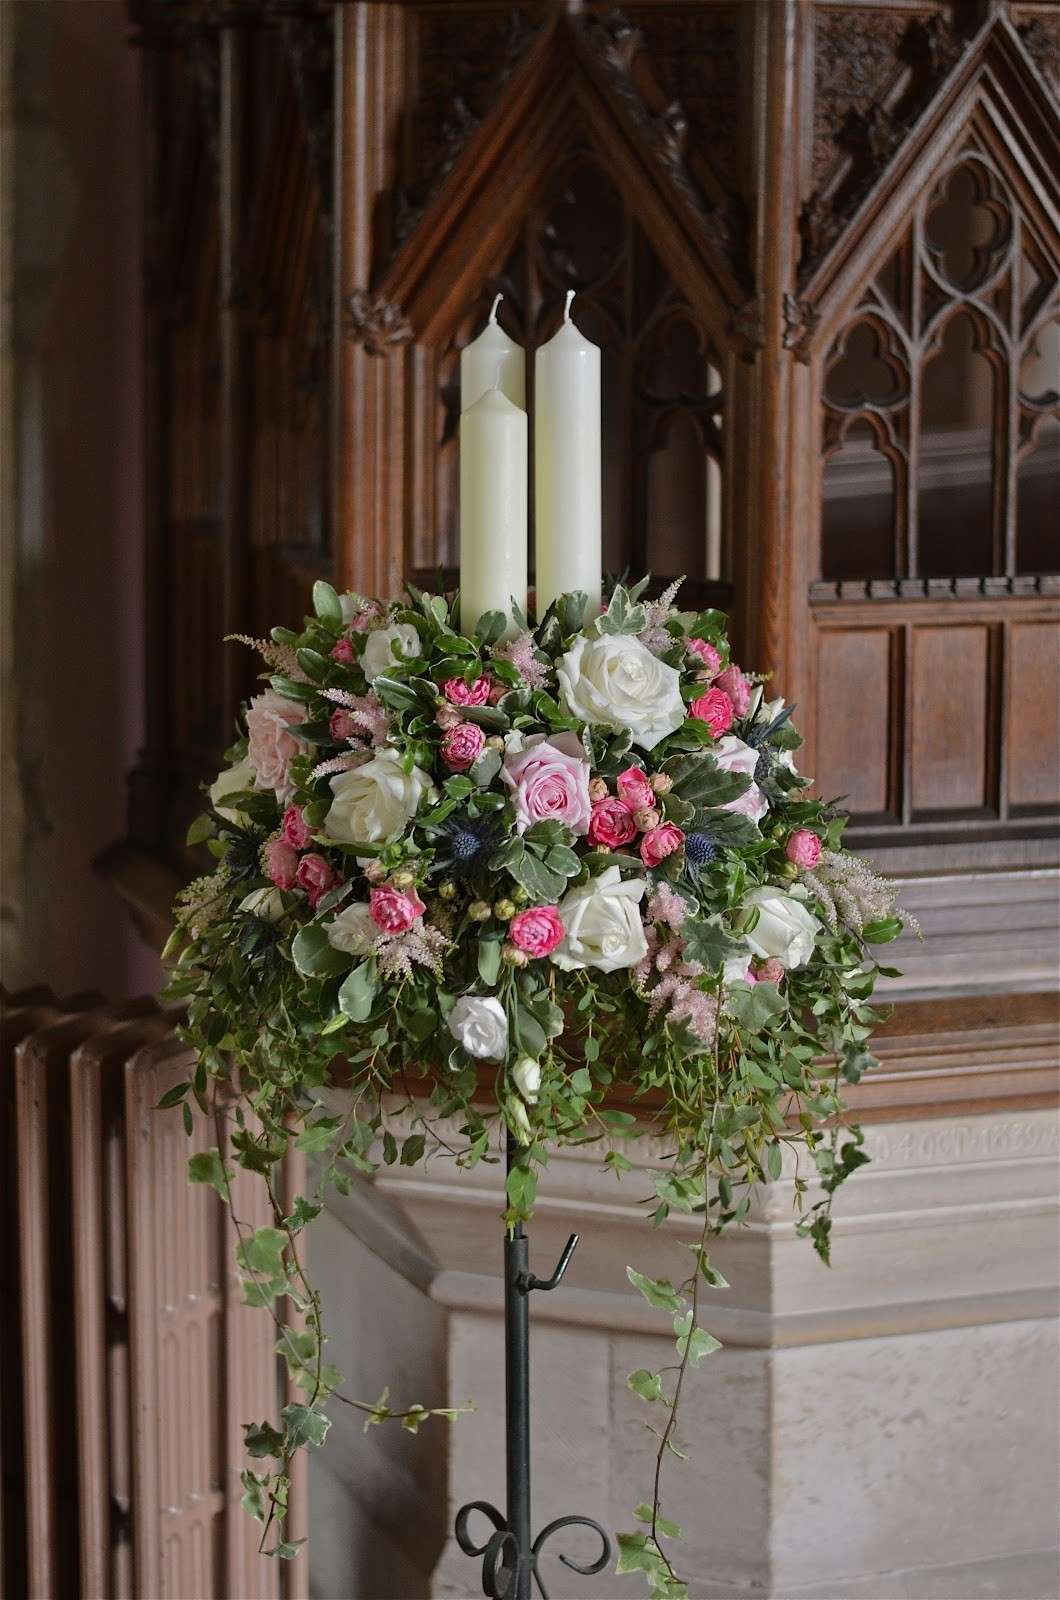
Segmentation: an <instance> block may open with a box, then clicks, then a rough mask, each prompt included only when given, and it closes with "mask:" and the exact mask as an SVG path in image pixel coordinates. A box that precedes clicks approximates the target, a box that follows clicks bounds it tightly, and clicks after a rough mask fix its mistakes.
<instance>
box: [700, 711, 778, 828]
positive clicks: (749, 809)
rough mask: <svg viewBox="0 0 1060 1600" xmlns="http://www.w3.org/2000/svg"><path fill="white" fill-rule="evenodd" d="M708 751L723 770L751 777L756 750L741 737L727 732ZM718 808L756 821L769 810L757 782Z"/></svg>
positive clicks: (756, 761)
mask: <svg viewBox="0 0 1060 1600" xmlns="http://www.w3.org/2000/svg"><path fill="white" fill-rule="evenodd" d="M710 753H711V755H712V756H713V757H714V759H715V761H716V762H717V763H718V766H719V767H720V768H721V769H722V771H723V772H743V773H746V775H747V776H748V777H749V778H752V779H753V777H754V772H755V768H756V767H757V766H758V751H757V750H752V749H751V746H750V745H747V744H744V742H743V740H742V739H737V737H736V735H735V734H733V733H728V734H726V735H725V737H724V739H719V741H718V743H717V745H716V746H715V747H714V749H712V750H711V752H710ZM720 809H721V810H722V811H734V812H736V814H737V815H738V816H741V817H750V819H751V821H752V822H758V821H760V820H761V818H762V817H764V816H765V814H766V812H767V811H768V810H769V801H768V800H767V799H766V797H765V795H764V794H763V793H762V791H761V789H760V788H759V787H758V785H757V783H754V782H752V784H751V787H750V788H749V789H745V790H744V792H743V794H741V795H739V796H738V797H737V799H735V800H730V801H729V802H728V804H727V805H724V806H722V807H721V808H720Z"/></svg>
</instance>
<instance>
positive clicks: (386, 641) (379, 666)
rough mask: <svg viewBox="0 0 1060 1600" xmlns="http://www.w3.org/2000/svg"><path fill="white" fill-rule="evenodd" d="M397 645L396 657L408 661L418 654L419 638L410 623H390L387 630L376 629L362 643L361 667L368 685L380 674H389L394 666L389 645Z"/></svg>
mask: <svg viewBox="0 0 1060 1600" xmlns="http://www.w3.org/2000/svg"><path fill="white" fill-rule="evenodd" d="M395 644H396V645H397V647H398V655H400V656H404V657H405V658H406V659H408V658H409V657H410V656H418V655H419V653H420V636H419V632H418V630H417V629H416V628H414V627H413V626H412V624H411V622H392V623H391V624H390V626H389V627H388V628H376V630H375V632H374V633H370V634H369V635H368V637H367V639H366V640H365V642H364V654H363V655H362V656H361V667H362V669H363V671H364V675H365V677H366V678H367V679H368V682H369V683H372V682H374V680H375V679H376V678H378V676H379V674H380V673H381V672H389V671H390V668H391V667H392V666H393V665H394V652H393V650H392V649H391V645H395Z"/></svg>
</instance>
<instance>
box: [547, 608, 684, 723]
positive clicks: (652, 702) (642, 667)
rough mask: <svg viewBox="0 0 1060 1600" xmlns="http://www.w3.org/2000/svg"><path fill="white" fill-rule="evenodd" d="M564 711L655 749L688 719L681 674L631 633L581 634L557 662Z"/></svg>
mask: <svg viewBox="0 0 1060 1600" xmlns="http://www.w3.org/2000/svg"><path fill="white" fill-rule="evenodd" d="M556 672H557V673H558V675H559V683H560V696H561V699H562V702H563V706H564V709H565V710H566V711H567V712H568V713H569V714H570V715H571V716H572V717H578V718H580V720H581V721H582V722H588V723H594V724H602V725H603V726H604V727H608V728H628V729H629V731H630V733H631V734H632V735H633V743H634V744H638V745H640V747H641V749H642V750H652V749H654V747H655V746H656V745H657V744H658V743H659V740H660V739H665V737H666V735H667V734H668V733H673V732H674V730H675V729H676V728H679V727H680V726H681V724H682V722H684V720H685V705H684V701H683V700H682V699H681V674H680V673H679V672H678V671H677V669H676V667H669V666H667V664H666V662H665V661H659V660H658V659H657V658H656V657H655V656H653V655H652V653H651V651H650V650H649V649H648V647H647V646H646V645H643V644H641V642H640V640H639V639H636V638H634V637H633V636H632V635H631V634H603V635H602V636H601V637H600V638H599V639H587V638H586V637H585V635H584V634H579V635H578V637H577V638H576V639H575V641H574V643H573V645H572V646H571V648H570V650H568V652H567V654H566V655H565V656H561V657H560V659H559V661H558V662H557V664H556Z"/></svg>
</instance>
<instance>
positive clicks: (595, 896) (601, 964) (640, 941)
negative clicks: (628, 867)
mask: <svg viewBox="0 0 1060 1600" xmlns="http://www.w3.org/2000/svg"><path fill="white" fill-rule="evenodd" d="M647 887H648V886H647V884H646V883H645V881H644V879H643V878H628V879H627V880H626V881H625V882H624V883H623V881H622V874H621V872H620V871H619V869H618V867H608V868H607V869H606V871H604V872H602V873H601V874H600V876H599V877H598V878H590V880H589V882H588V883H583V884H580V885H579V887H578V888H576V889H571V890H570V892H569V893H568V894H566V895H564V897H563V899H562V900H561V901H560V905H559V914H560V916H561V917H562V918H563V926H564V928H565V929H566V932H565V934H564V936H563V939H562V942H561V943H560V944H558V945H557V946H556V948H555V950H554V951H553V952H552V960H553V961H554V962H555V963H556V965H557V967H562V968H563V970H564V972H573V971H575V970H576V969H578V968H580V967H596V968H597V970H598V971H600V972H616V971H617V970H618V968H619V967H635V966H636V965H637V962H638V961H643V959H644V957H645V956H646V955H647V953H648V941H647V939H646V938H645V937H644V926H643V924H642V922H641V920H640V901H641V898H642V896H643V894H644V891H645V889H646V888H647Z"/></svg>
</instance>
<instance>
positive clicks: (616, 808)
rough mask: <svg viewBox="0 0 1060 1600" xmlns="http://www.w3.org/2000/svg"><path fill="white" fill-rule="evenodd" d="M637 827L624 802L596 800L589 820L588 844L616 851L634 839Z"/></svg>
mask: <svg viewBox="0 0 1060 1600" xmlns="http://www.w3.org/2000/svg"><path fill="white" fill-rule="evenodd" d="M636 832H637V825H636V823H635V822H634V821H633V813H632V811H631V810H630V809H629V807H628V806H627V805H626V803H625V801H624V800H598V801H597V802H596V804H595V805H594V806H593V809H592V815H591V816H590V818H589V843H590V844H606V845H607V846H608V847H609V848H610V849H612V850H617V849H618V847H619V846H620V845H623V844H628V843H629V841H630V840H631V839H633V838H635V837H636Z"/></svg>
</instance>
